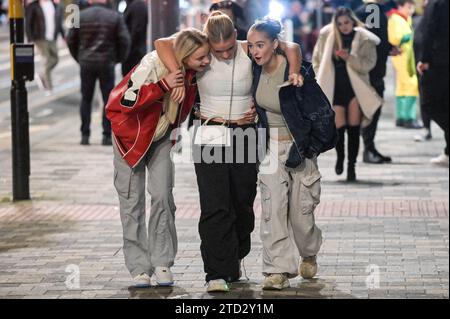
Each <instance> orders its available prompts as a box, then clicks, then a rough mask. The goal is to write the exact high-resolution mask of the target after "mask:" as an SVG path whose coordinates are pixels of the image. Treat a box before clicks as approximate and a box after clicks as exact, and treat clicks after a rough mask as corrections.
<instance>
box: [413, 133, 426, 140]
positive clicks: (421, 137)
mask: <svg viewBox="0 0 450 319" xmlns="http://www.w3.org/2000/svg"><path fill="white" fill-rule="evenodd" d="M423 141H425V137H424V136H422V135H420V134H417V135H414V142H423Z"/></svg>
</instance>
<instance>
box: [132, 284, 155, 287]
mask: <svg viewBox="0 0 450 319" xmlns="http://www.w3.org/2000/svg"><path fill="white" fill-rule="evenodd" d="M133 287H134V288H150V287H151V285H149V284H142V285H134V286H133Z"/></svg>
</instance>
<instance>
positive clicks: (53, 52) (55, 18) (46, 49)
mask: <svg viewBox="0 0 450 319" xmlns="http://www.w3.org/2000/svg"><path fill="white" fill-rule="evenodd" d="M25 21H26V27H25V28H26V34H27V38H28V41H29V42H34V44H35V45H36V46H37V48H38V50H39V52H40V54H41V56H42V58H43V62H44V71H43V72H40V73H38V78H37V81H39V82H40V83H41V85H42V86H43V88H44V89H45V91H46V94H50V93H51V91H52V89H53V82H52V76H51V71H52V70H53V69H54V68H55V67H56V65H57V64H58V61H59V58H58V47H57V40H58V35H61V36H62V37H63V38H65V35H64V30H63V26H62V21H63V12H62V9H61V7H60V6H59V5H58V4H57V3H56V2H54V1H52V0H35V1H33V2H31V3H30V4H29V5H28V6H27V7H26V9H25Z"/></svg>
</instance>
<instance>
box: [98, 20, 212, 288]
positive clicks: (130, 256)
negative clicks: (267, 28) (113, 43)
mask: <svg viewBox="0 0 450 319" xmlns="http://www.w3.org/2000/svg"><path fill="white" fill-rule="evenodd" d="M175 50H176V54H177V55H176V58H177V61H178V63H180V66H181V70H180V69H177V70H175V71H173V72H170V71H169V70H168V69H167V68H166V67H165V66H164V64H163V63H162V62H161V60H160V58H159V56H158V54H157V53H156V51H153V52H151V53H148V54H147V55H145V56H144V58H143V59H142V61H141V62H140V64H139V65H138V66H137V67H136V68H135V69H134V70H133V71H132V72H130V73H128V75H127V76H125V78H124V79H123V80H122V81H121V82H120V83H119V84H118V85H117V87H116V88H115V89H114V90H113V91H112V92H111V97H110V99H109V101H108V104H107V106H106V113H107V116H108V119H109V120H110V121H111V123H112V130H113V135H114V144H113V148H114V186H115V188H116V190H117V193H118V196H119V202H120V216H121V221H122V227H123V252H124V257H125V264H126V266H127V268H128V270H129V272H130V273H131V275H132V276H133V279H134V285H135V286H136V287H148V286H150V285H151V276H152V275H153V274H155V276H156V283H157V284H158V285H160V286H171V285H173V282H174V279H173V274H172V272H171V270H170V267H172V266H173V264H174V260H175V255H176V253H177V246H178V239H177V234H176V228H175V210H176V207H175V203H174V198H173V193H172V189H173V186H174V185H173V180H174V173H175V172H174V165H173V162H172V161H171V158H170V151H171V148H172V142H171V139H170V135H171V131H172V129H175V128H177V127H179V125H180V124H181V123H182V122H183V121H184V120H185V119H186V117H187V115H188V113H189V112H190V110H191V108H192V106H193V104H194V97H195V93H196V91H197V86H196V81H195V73H196V72H198V71H202V70H204V69H205V67H206V66H207V65H208V64H209V61H210V59H209V44H208V38H207V37H206V35H205V34H203V33H202V32H200V31H198V30H195V29H187V30H183V31H181V32H180V33H178V35H177V37H176V39H175ZM181 86H182V87H185V89H186V92H187V95H186V98H185V99H184V103H183V104H181V106H180V104H179V103H180V102H181V101H180V100H173V99H172V98H171V92H173V90H174V88H176V87H181ZM146 171H147V174H146ZM146 175H147V176H146ZM146 185H147V191H148V192H149V194H150V196H151V210H150V219H149V223H148V228H147V227H146V209H145V206H146V199H145V190H146Z"/></svg>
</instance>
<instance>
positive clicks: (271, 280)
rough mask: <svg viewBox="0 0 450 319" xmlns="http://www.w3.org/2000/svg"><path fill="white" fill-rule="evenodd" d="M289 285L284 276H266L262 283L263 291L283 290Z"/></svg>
mask: <svg viewBox="0 0 450 319" xmlns="http://www.w3.org/2000/svg"><path fill="white" fill-rule="evenodd" d="M290 286H291V284H290V283H289V279H288V277H287V276H286V275H284V274H270V275H268V276H266V278H265V279H264V283H263V287H262V289H263V290H283V289H284V288H289V287H290Z"/></svg>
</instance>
